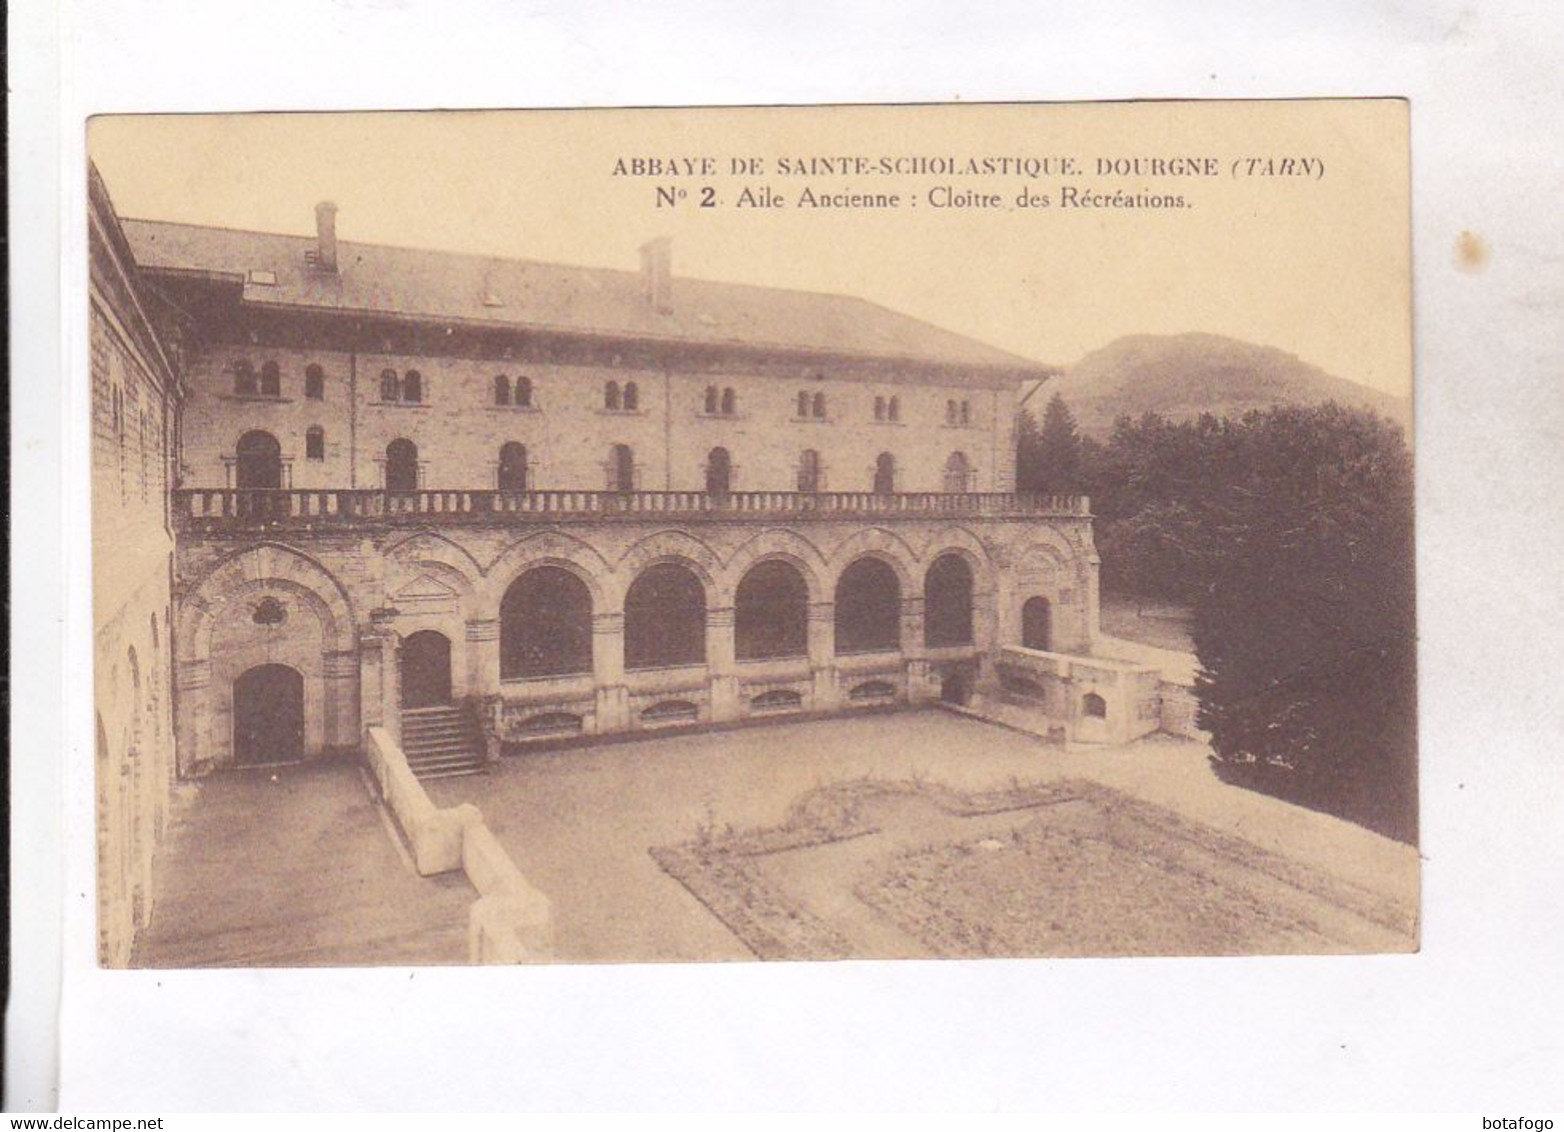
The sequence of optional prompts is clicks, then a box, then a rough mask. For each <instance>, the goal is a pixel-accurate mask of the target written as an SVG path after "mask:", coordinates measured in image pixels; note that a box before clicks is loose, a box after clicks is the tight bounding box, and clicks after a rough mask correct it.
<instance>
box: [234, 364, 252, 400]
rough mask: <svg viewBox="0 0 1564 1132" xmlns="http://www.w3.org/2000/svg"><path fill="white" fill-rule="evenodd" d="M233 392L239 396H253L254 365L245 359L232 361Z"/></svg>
mask: <svg viewBox="0 0 1564 1132" xmlns="http://www.w3.org/2000/svg"><path fill="white" fill-rule="evenodd" d="M234 392H235V393H237V394H239V396H241V397H253V396H255V367H254V366H252V365H251V364H250V363H249V362H247V361H238V362H235V363H234Z"/></svg>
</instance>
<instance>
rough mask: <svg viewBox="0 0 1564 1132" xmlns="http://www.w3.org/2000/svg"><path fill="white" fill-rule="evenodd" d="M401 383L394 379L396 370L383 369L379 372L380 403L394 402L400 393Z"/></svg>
mask: <svg viewBox="0 0 1564 1132" xmlns="http://www.w3.org/2000/svg"><path fill="white" fill-rule="evenodd" d="M401 384H402V383H401V382H399V381H398V380H397V378H396V370H394V369H383V370H381V371H380V399H381V400H382V401H395V400H397V398H398V394H399V393H400V391H401Z"/></svg>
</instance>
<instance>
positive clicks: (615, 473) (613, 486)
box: [608, 444, 635, 491]
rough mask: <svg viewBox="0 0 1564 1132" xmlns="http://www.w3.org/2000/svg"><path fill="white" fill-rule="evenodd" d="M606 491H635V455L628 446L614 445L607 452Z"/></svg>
mask: <svg viewBox="0 0 1564 1132" xmlns="http://www.w3.org/2000/svg"><path fill="white" fill-rule="evenodd" d="M608 490H609V491H634V490H635V453H634V452H633V451H631V449H630V446H629V445H628V444H616V445H614V446H613V448H612V449H610V450H609V453H608Z"/></svg>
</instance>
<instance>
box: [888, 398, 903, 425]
mask: <svg viewBox="0 0 1564 1132" xmlns="http://www.w3.org/2000/svg"><path fill="white" fill-rule="evenodd" d="M885 415H886V416H887V417H889V418H890V419H891V420H893V421H899V420H901V398H900V397H892V398H891V399H890V401H889V402H888V403H887V404H886V406H885Z"/></svg>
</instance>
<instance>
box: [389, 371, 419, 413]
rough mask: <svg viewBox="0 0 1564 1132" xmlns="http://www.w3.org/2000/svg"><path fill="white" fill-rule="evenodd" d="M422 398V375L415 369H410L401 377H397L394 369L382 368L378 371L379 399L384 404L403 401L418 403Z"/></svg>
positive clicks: (411, 403) (412, 403)
mask: <svg viewBox="0 0 1564 1132" xmlns="http://www.w3.org/2000/svg"><path fill="white" fill-rule="evenodd" d="M423 399H424V377H423V374H421V373H419V372H418V371H417V370H416V369H410V370H408V371H407V373H406V374H405V375H404V376H402V377H400V378H399V377H397V373H396V370H394V369H383V370H381V371H380V400H381V401H383V402H385V403H386V404H396V403H397V402H399V401H400V402H403V403H405V404H409V405H417V404H420V403H421V402H422V401H423Z"/></svg>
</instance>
